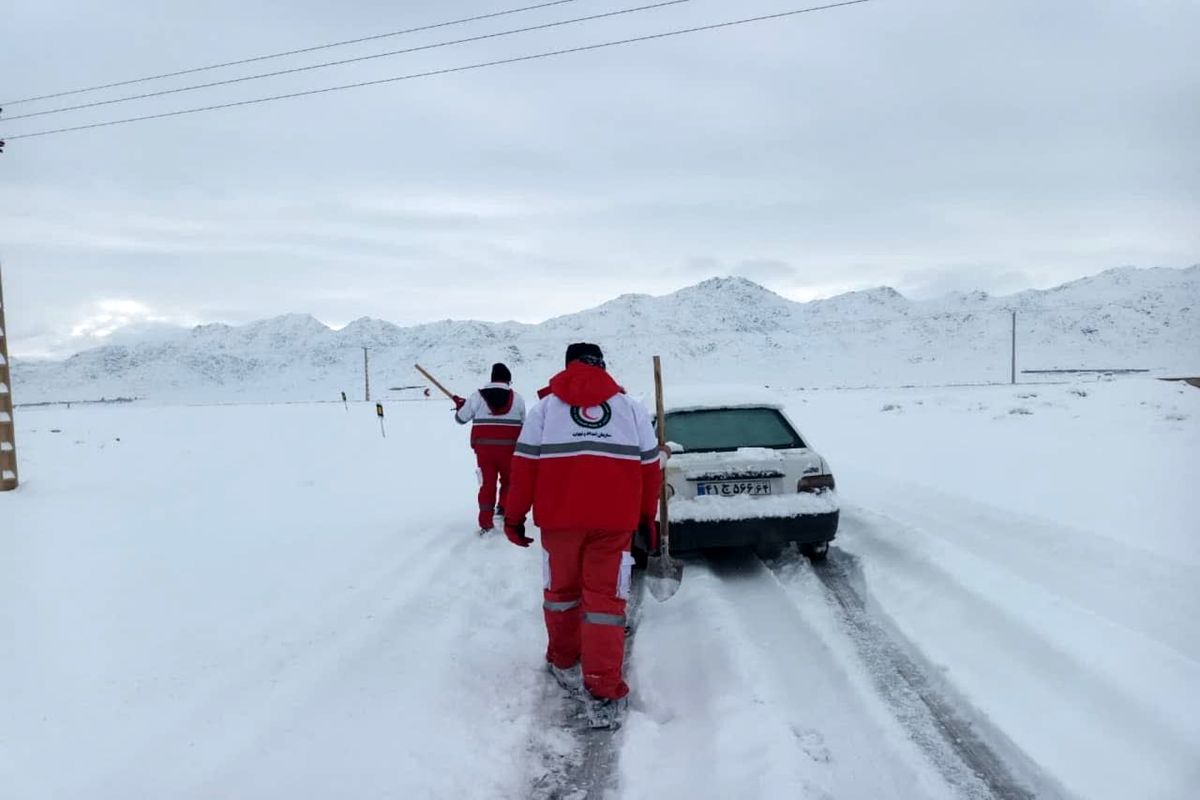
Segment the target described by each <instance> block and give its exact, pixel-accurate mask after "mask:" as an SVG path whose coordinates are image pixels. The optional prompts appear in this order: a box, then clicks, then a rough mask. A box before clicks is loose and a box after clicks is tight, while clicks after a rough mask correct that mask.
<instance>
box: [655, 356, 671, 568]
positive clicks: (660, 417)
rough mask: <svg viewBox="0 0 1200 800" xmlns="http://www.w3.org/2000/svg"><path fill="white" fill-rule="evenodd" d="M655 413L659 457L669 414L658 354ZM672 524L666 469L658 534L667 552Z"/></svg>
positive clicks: (661, 490)
mask: <svg viewBox="0 0 1200 800" xmlns="http://www.w3.org/2000/svg"><path fill="white" fill-rule="evenodd" d="M654 414H655V416H656V417H657V422H658V425H657V427H658V446H659V448H660V452H659V458H662V452H661V448H663V447H665V446H666V444H667V415H666V413H665V412H664V410H663V385H662V359H661V358H659V357H658V356H655V357H654ZM670 526H671V522H670V520H669V519H668V518H667V475H666V470H665V469H664V470H663V482H662V488H661V489H660V490H659V494H658V535H659V538H660V540H661V541H662V543H663V550H664V551H666V552H670V551H669V550H668V549H667V548H668V542H669V541H670Z"/></svg>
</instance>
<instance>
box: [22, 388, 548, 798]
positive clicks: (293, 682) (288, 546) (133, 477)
mask: <svg viewBox="0 0 1200 800" xmlns="http://www.w3.org/2000/svg"><path fill="white" fill-rule="evenodd" d="M16 417H17V422H18V425H19V426H20V430H19V431H18V440H19V441H20V442H21V455H22V458H23V461H22V465H21V466H22V477H23V478H24V479H25V482H24V483H23V484H22V486H21V488H20V490H18V491H17V492H14V493H8V494H2V495H0V632H2V633H0V697H2V698H4V699H3V701H2V702H0V705H2V706H3V712H2V713H0V797H4V798H14V800H15V799H16V798H20V800H40V799H41V798H46V799H47V800H49V798H54V800H75V799H76V798H77V799H78V800H105V799H107V798H112V800H118V799H119V798H132V797H170V798H197V799H199V798H212V797H236V798H239V799H240V800H253V799H254V798H264V799H265V798H279V797H289V798H321V797H348V796H350V797H363V798H381V797H430V798H491V797H523V796H526V794H527V786H528V778H529V775H528V770H529V769H530V766H529V765H528V764H527V763H526V760H525V759H524V758H522V754H523V753H524V752H525V751H526V749H527V747H528V745H529V741H530V737H531V736H533V735H534V732H535V731H536V730H537V729H538V728H540V727H541V725H542V722H541V721H540V719H539V718H538V711H539V709H538V708H537V704H536V699H537V697H538V696H539V693H540V691H541V686H542V682H543V672H542V659H543V652H544V647H545V634H544V631H543V627H542V621H541V615H542V612H541V577H540V569H541V559H540V558H539V556H538V554H537V552H536V550H534V551H529V550H520V549H518V548H516V547H513V546H512V545H510V544H509V543H508V542H506V541H504V540H503V539H502V538H500V537H496V536H494V537H493V538H491V539H484V540H481V539H480V538H479V537H478V536H476V534H475V532H474V527H475V525H474V518H475V514H476V511H475V508H474V506H475V493H476V484H475V478H474V467H475V465H474V460H473V457H472V454H471V451H470V449H469V448H468V446H467V441H466V433H465V431H463V430H462V429H461V428H459V427H458V426H456V425H454V424H453V423H452V422H451V421H450V415H449V414H448V413H446V409H445V408H444V405H436V406H435V405H429V404H422V403H410V404H402V405H396V406H393V407H389V409H388V416H387V425H388V438H387V439H382V438H381V437H380V434H379V425H378V423H377V421H376V418H375V413H374V407H373V406H368V405H365V404H355V405H352V406H351V407H350V412H349V413H347V412H346V411H345V410H343V408H342V406H341V405H340V404H337V405H330V406H274V407H272V406H260V407H254V406H245V407H236V408H227V407H221V408H171V409H165V408H142V407H137V406H127V407H122V408H80V407H75V408H73V409H71V410H66V409H63V408H52V409H38V410H29V411H18V413H17V415H16ZM56 431H59V432H56ZM418 456H419V457H418Z"/></svg>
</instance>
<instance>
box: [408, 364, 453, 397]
mask: <svg viewBox="0 0 1200 800" xmlns="http://www.w3.org/2000/svg"><path fill="white" fill-rule="evenodd" d="M413 366H414V367H416V368H417V372H419V373H421V374H422V375H424V376H425V377H426V378H428V379H429V382H430V383H432V384H433V385H434V386H436V387H437V388H438V389H440V390H441V391H442V394H444V395H446V397H449V398H450V399H451V400H453V399H454V392H452V391H450V390H449V389H447V388H446V387H445V386H442V385H441V384H440V383H438V379H437V378H435V377H433V376H432V375H430V374H429V373H428V372H426V371H425V368H424V367H422V366H421V365H420V364H413Z"/></svg>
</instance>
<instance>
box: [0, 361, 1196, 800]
mask: <svg viewBox="0 0 1200 800" xmlns="http://www.w3.org/2000/svg"><path fill="white" fill-rule="evenodd" d="M1018 391H1019V392H1020V393H1022V394H1035V395H1037V397H1016V396H1015V393H1017V392H1018ZM1186 391H1187V392H1195V390H1194V389H1191V388H1188V389H1187V390H1186ZM1017 404H1019V406H1018V405H1017ZM886 405H900V406H902V410H901V411H899V412H897V411H895V410H887V411H881V409H882V408H884V407H885V406H886ZM1010 407H1023V408H1026V409H1027V410H1030V411H1031V412H1032V413H1031V414H1010V413H1008V409H1009V408H1010ZM791 411H792V413H793V415H794V416H795V417H796V418H797V419H798V420H799V421H800V423H801V425H802V426H803V428H804V429H805V430H806V432H807V433H808V434H809V435H810V436H812V437H813V438H814V441H815V442H816V444H817V445H818V447H819V448H820V449H821V451H822V452H823V453H824V454H825V455H826V456H827V457H829V458H830V460H831V461H832V462H833V466H834V469H835V471H836V472H837V475H838V479H839V487H840V489H841V494H842V497H843V500H844V501H845V503H846V507H845V511H844V517H843V528H842V531H841V533H840V534H839V538H838V541H837V545H838V548H837V549H836V550H835V551H834V554H833V557H832V559H831V562H830V563H829V565H827V567H824V568H821V569H814V568H812V567H810V566H809V565H808V564H807V563H806V562H803V561H801V560H799V559H790V560H789V559H784V560H782V561H780V562H779V563H774V564H771V565H770V567H769V568H768V567H767V566H764V565H762V564H761V563H760V562H758V561H756V560H753V559H750V558H748V557H745V556H739V555H734V556H731V557H729V558H724V559H719V560H717V561H713V562H706V561H701V560H697V561H696V562H694V563H692V564H691V565H690V566H689V571H688V574H687V577H686V580H685V583H684V587H683V590H682V591H681V592H680V593H679V594H678V595H676V597H675V598H674V599H672V600H671V601H670V602H669V603H665V604H661V605H659V604H656V603H654V602H653V601H647V603H646V605H645V606H644V608H643V614H642V618H641V624H640V627H639V629H638V633H637V638H636V640H635V651H634V657H633V660H632V663H631V669H630V672H631V677H632V681H631V682H632V684H633V686H634V691H635V697H634V709H633V711H632V712H631V714H630V717H629V719H628V724H627V725H626V727H625V729H624V730H623V731H622V732H621V735H620V736H619V737H618V740H617V741H618V745H619V748H620V749H619V759H618V764H617V768H616V774H615V775H614V776H613V777H614V778H615V779H616V782H615V786H616V787H617V788H616V790H615V792H614V793H615V794H616V795H617V796H620V797H625V798H653V800H662V798H663V797H672V796H680V795H682V794H686V795H687V796H691V797H700V798H708V797H711V798H722V797H731V796H736V797H747V798H752V797H760V798H775V797H814V798H848V799H853V798H872V800H874V798H886V797H895V798H915V797H919V798H950V797H965V798H983V797H1025V796H1028V794H1027V793H1032V794H1033V795H1034V796H1038V797H1056V796H1059V795H1060V794H1061V795H1062V796H1074V797H1082V798H1101V800H1103V799H1105V798H1113V800H1117V798H1121V799H1122V800H1124V798H1128V797H1133V796H1136V797H1143V798H1154V799H1155V800H1160V799H1161V800H1183V798H1188V797H1191V796H1194V793H1195V791H1194V790H1195V788H1196V787H1197V786H1200V760H1198V759H1196V758H1195V753H1197V752H1200V723H1197V720H1200V620H1198V619H1197V618H1196V614H1195V611H1196V610H1197V609H1200V592H1198V590H1197V588H1196V582H1195V581H1194V580H1190V578H1191V575H1192V574H1193V573H1194V571H1195V569H1196V568H1197V567H1198V566H1200V542H1198V540H1200V536H1197V530H1196V528H1195V523H1194V520H1195V515H1194V511H1193V510H1192V505H1191V497H1190V494H1191V492H1192V491H1194V489H1188V488H1187V487H1189V486H1190V487H1194V486H1196V485H1200V465H1198V464H1197V462H1196V460H1195V459H1194V453H1195V452H1196V451H1197V449H1198V447H1200V424H1198V420H1200V392H1195V395H1194V396H1193V395H1191V394H1186V393H1180V391H1178V390H1177V388H1176V387H1166V386H1165V385H1162V384H1150V383H1145V384H1135V383H1130V384H1127V385H1112V386H1108V387H1104V386H1099V387H1095V388H1092V387H1089V388H1088V391H1087V392H1085V394H1084V395H1083V396H1080V395H1078V394H1072V393H1070V392H1069V391H1068V387H1039V388H1037V389H1035V390H1030V389H1021V390H1014V389H1009V388H1008V387H997V388H995V389H986V390H921V391H910V392H884V391H882V390H874V391H872V392H857V393H855V392H822V393H819V394H818V393H801V394H797V395H795V396H793V398H792V403H791ZM17 422H18V440H19V441H20V442H21V445H22V457H23V464H22V466H23V470H22V471H23V477H24V478H25V484H24V485H23V486H22V488H21V490H20V491H19V492H17V493H15V494H12V495H7V496H0V702H2V703H3V713H2V714H0V797H2V798H4V800H8V798H13V799H14V800H27V799H29V800H40V798H55V800H58V799H59V798H67V799H68V800H70V799H72V798H87V800H94V799H95V798H128V797H166V796H169V797H173V798H201V797H205V798H207V797H214V796H220V797H231V798H273V797H280V796H287V797H294V798H322V797H333V796H355V797H364V798H375V797H379V798H383V797H431V798H462V797H472V798H475V797H478V798H519V797H527V796H529V795H530V794H531V792H532V791H533V789H532V787H536V786H538V785H546V782H547V778H548V777H549V778H550V779H551V780H550V784H551V785H558V786H562V784H554V782H553V777H554V775H553V774H552V773H553V770H554V769H555V768H559V767H561V766H562V764H563V763H570V762H571V759H572V758H573V754H574V750H573V749H574V748H576V747H577V744H578V743H577V742H576V741H573V740H572V738H571V737H570V736H567V735H565V734H563V733H562V732H561V731H556V730H546V729H545V721H546V719H547V711H546V709H545V708H543V707H540V706H542V705H544V703H543V702H542V701H543V700H544V698H545V696H546V694H545V693H546V685H547V681H546V679H545V676H544V674H543V673H542V670H541V650H542V648H543V646H544V632H543V631H542V627H541V612H540V591H539V590H540V586H541V581H540V559H539V558H538V557H537V553H536V552H534V551H522V550H519V549H517V548H514V547H512V546H511V545H509V544H508V543H507V542H505V541H503V540H502V539H500V538H493V539H484V540H480V539H479V538H478V537H475V536H474V535H473V534H472V533H471V529H472V519H473V516H474V511H473V508H472V505H473V503H472V497H473V493H474V475H473V463H472V459H471V454H470V452H469V450H468V449H467V447H466V444H465V441H464V440H463V439H462V437H461V431H460V430H458V429H457V428H456V427H455V426H453V425H452V424H449V421H448V414H447V413H446V408H445V407H444V404H442V403H438V402H433V403H398V404H392V405H389V406H388V434H389V437H388V438H387V439H386V440H384V439H381V438H380V436H379V429H378V425H377V422H376V420H375V418H374V414H373V408H372V407H368V406H365V405H356V406H352V407H351V411H350V413H346V412H345V411H344V410H343V409H342V407H341V406H340V405H336V404H331V405H295V406H287V405H284V406H240V407H203V408H201V407H195V408H186V407H176V408H155V407H139V406H132V407H120V408H79V407H76V408H73V409H70V410H68V409H64V408H45V409H37V410H30V411H22V412H20V413H19V414H18V416H17ZM949 429H953V430H955V431H956V432H957V433H956V435H955V436H942V437H941V438H940V439H936V437H931V432H932V431H945V430H949ZM1098 431H1103V436H1101V435H1098V433H1097V432H1098ZM931 439H935V440H931ZM947 442H948V443H947ZM967 442H969V443H971V444H972V446H971V447H969V448H968V447H966V446H965V445H964V443H967ZM956 448H957V449H956ZM980 453H983V454H986V457H983V456H979V455H978V454H980ZM1114 454H1119V458H1118V457H1116V456H1114ZM1106 458H1107V459H1108V460H1107V461H1105V460H1104V459H1106ZM1114 461H1116V462H1117V463H1118V464H1119V466H1120V469H1114V467H1113V462H1114ZM1130 465H1135V466H1136V467H1137V468H1136V469H1132V468H1129V467H1130ZM1097 487H1101V488H1097ZM1129 531H1135V532H1136V535H1134V536H1132V537H1131V536H1130V535H1129ZM956 726H957V727H956ZM972 737H973V738H972ZM556 759H557V760H556ZM556 765H557V767H556Z"/></svg>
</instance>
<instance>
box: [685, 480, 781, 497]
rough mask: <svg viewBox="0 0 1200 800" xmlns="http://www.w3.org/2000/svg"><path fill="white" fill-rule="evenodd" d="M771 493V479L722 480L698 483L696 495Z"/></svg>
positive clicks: (729, 495)
mask: <svg viewBox="0 0 1200 800" xmlns="http://www.w3.org/2000/svg"><path fill="white" fill-rule="evenodd" d="M770 493H771V482H770V481H720V482H716V483H698V484H696V496H697V497H704V496H707V495H716V496H718V497H737V496H738V495H743V494H747V495H751V496H755V495H763V494H770Z"/></svg>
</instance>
